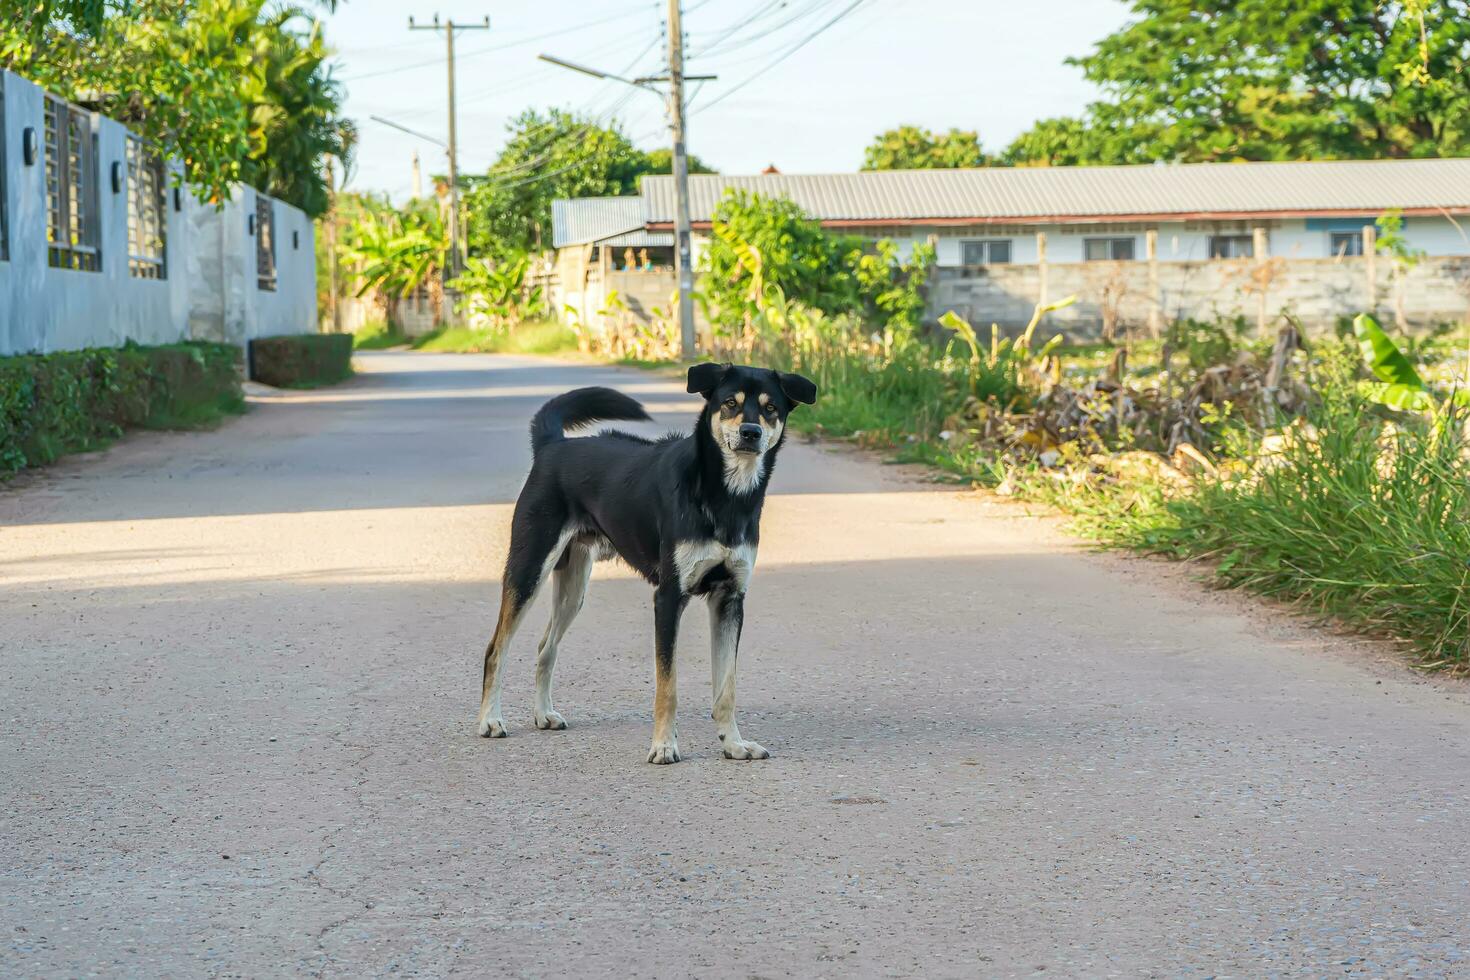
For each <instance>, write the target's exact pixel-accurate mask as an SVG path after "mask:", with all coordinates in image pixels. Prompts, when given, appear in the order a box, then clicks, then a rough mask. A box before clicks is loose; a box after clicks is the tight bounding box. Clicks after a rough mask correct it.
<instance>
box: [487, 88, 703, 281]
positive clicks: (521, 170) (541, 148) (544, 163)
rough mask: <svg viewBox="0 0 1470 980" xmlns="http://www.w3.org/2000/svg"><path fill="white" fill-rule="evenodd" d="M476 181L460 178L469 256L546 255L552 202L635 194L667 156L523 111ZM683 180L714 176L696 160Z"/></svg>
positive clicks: (553, 114)
mask: <svg viewBox="0 0 1470 980" xmlns="http://www.w3.org/2000/svg"><path fill="white" fill-rule="evenodd" d="M509 128H510V139H509V140H508V141H507V142H506V145H505V148H504V149H503V150H501V152H500V155H499V157H497V158H496V160H495V163H494V164H493V165H491V167H490V170H489V172H488V173H486V174H485V175H484V176H483V177H468V178H462V179H463V180H464V183H465V184H466V185H467V186H468V187H469V191H468V193H467V194H466V195H465V202H466V203H465V207H466V210H467V212H468V222H467V224H468V236H469V249H470V252H471V254H481V255H487V254H488V255H499V256H513V255H515V254H517V253H520V252H530V251H537V250H539V249H545V248H550V247H551V202H552V201H553V200H554V199H555V198H559V197H604V196H613V197H615V196H619V195H624V194H636V193H638V180H639V178H640V177H642V176H643V175H644V174H658V173H669V172H670V156H671V154H670V151H668V150H653V151H652V152H644V151H643V150H640V149H638V147H636V146H634V145H633V143H632V141H631V140H629V139H628V137H627V136H625V135H624V134H623V131H622V130H621V129H620V128H618V126H617V125H616V124H612V125H609V126H604V125H601V124H600V123H598V122H597V121H596V120H595V119H593V118H591V117H588V116H581V115H577V114H574V113H571V112H567V111H566V110H563V109H548V110H546V111H545V112H539V111H537V110H534V109H528V110H527V111H525V112H523V113H521V114H520V115H519V116H517V117H516V118H515V119H513V120H512V121H511V123H510V127H509ZM689 172H690V173H713V172H714V171H712V170H710V168H709V167H707V166H706V165H705V164H704V163H703V162H702V161H700V160H699V159H698V158H697V157H690V158H689Z"/></svg>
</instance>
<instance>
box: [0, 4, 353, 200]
mask: <svg viewBox="0 0 1470 980" xmlns="http://www.w3.org/2000/svg"><path fill="white" fill-rule="evenodd" d="M327 6H330V5H327ZM329 53H330V52H329V51H328V50H327V48H326V47H325V45H324V44H323V42H322V40H321V36H320V29H319V27H318V26H317V25H316V22H315V19H314V18H313V16H312V15H311V13H310V12H309V11H308V10H307V9H305V8H301V7H295V6H288V5H281V4H276V3H268V2H267V0H64V2H54V0H52V2H44V0H43V2H40V3H25V2H22V0H4V2H3V3H0V63H3V65H4V66H5V67H7V68H10V69H11V70H13V71H15V72H17V73H19V74H21V75H24V76H26V77H28V78H30V79H31V80H33V81H35V82H36V83H37V84H39V85H41V86H43V87H45V88H46V89H48V90H49V91H52V92H55V93H56V94H58V95H61V96H63V97H65V98H68V99H71V100H73V101H84V102H85V104H87V105H89V106H91V107H94V108H96V109H98V110H100V111H101V112H103V113H106V114H107V115H109V116H111V117H112V118H114V119H117V120H118V121H120V122H123V123H125V124H127V125H128V126H129V127H130V128H131V129H133V130H134V131H135V132H137V133H138V134H139V135H140V136H142V137H143V138H144V139H145V140H146V141H147V142H148V143H149V144H151V145H152V146H154V147H155V148H157V149H158V150H160V151H161V152H163V153H164V154H166V155H169V156H172V157H175V158H177V159H179V160H181V161H182V162H183V165H184V177H185V180H186V181H187V182H188V183H189V184H190V185H192V186H193V188H194V190H195V192H196V193H197V194H198V195H199V196H200V197H201V198H203V199H219V198H221V197H223V196H225V195H226V194H228V193H229V187H230V185H231V184H233V183H235V182H237V181H241V180H245V181H247V182H250V183H252V184H254V185H255V186H258V187H260V189H262V190H265V191H267V192H268V193H274V194H276V195H277V196H280V197H282V198H283V199H284V200H286V201H288V202H289V203H292V204H296V205H298V206H301V207H303V208H305V209H306V210H307V211H308V212H310V213H312V214H318V213H320V212H321V210H323V209H324V208H325V205H326V194H325V189H324V180H323V175H322V173H321V167H320V162H321V154H323V153H332V154H334V155H336V156H338V158H339V159H342V160H344V162H345V161H346V160H347V159H349V157H350V150H351V142H352V140H351V136H352V131H351V128H350V125H348V124H345V123H344V122H343V121H342V120H341V119H340V117H339V115H338V109H339V106H340V102H341V93H340V91H339V90H338V88H337V86H336V85H335V83H333V82H331V80H330V77H329V74H328V70H327V68H326V67H325V59H326V57H327V55H328V54H329Z"/></svg>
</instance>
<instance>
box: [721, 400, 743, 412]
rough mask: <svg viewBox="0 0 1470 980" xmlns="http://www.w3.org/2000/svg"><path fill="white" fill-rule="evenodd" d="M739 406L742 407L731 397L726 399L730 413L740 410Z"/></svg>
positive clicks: (726, 405)
mask: <svg viewBox="0 0 1470 980" xmlns="http://www.w3.org/2000/svg"><path fill="white" fill-rule="evenodd" d="M739 406H740V403H739V402H737V401H736V400H735V399H734V397H730V398H726V399H725V407H726V408H728V409H729V410H730V411H732V412H733V411H735V409H736V408H738V407H739Z"/></svg>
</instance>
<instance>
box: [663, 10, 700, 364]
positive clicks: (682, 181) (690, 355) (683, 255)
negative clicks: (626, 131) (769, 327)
mask: <svg viewBox="0 0 1470 980" xmlns="http://www.w3.org/2000/svg"><path fill="white" fill-rule="evenodd" d="M679 7H680V0H669V117H670V119H671V121H672V124H673V129H674V161H673V162H674V252H675V256H676V267H675V270H674V271H675V273H676V274H677V275H678V277H679V354H680V355H681V356H682V357H683V358H684V359H685V360H686V361H692V360H694V359H695V356H696V353H697V352H696V350H695V347H696V343H697V342H696V339H695V335H694V266H693V256H692V255H691V254H690V253H691V249H690V241H689V239H690V229H689V159H688V157H686V156H685V153H684V26H683V16H682V15H683V12H682V11H681V10H680V9H679Z"/></svg>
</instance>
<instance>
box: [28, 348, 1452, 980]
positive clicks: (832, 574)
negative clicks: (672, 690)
mask: <svg viewBox="0 0 1470 980" xmlns="http://www.w3.org/2000/svg"><path fill="white" fill-rule="evenodd" d="M359 360H360V363H361V374H360V376H359V377H358V378H356V379H355V380H353V381H351V382H349V383H347V384H344V385H342V386H339V387H336V388H329V389H323V390H320V391H315V392H301V393H291V394H286V393H281V394H278V395H269V396H266V397H262V398H258V399H257V400H256V403H255V405H254V409H253V411H252V412H251V413H250V414H249V415H248V416H246V417H245V418H242V419H240V420H237V421H234V422H232V423H230V424H228V425H227V426H225V427H223V428H221V429H219V430H218V431H215V432H210V433H198V434H188V435H179V434H152V435H139V436H135V437H132V438H129V439H128V440H126V441H125V442H124V443H122V444H121V445H119V446H117V447H115V448H113V449H112V450H110V451H109V452H107V453H104V454H101V455H98V456H94V457H90V458H82V459H73V460H70V461H66V462H63V463H62V464H61V465H58V466H56V467H54V468H53V469H51V470H49V471H47V472H45V473H42V474H40V475H37V476H28V477H24V478H22V479H20V480H18V481H16V482H15V483H13V484H12V485H11V486H10V487H8V488H6V489H3V490H0V727H3V739H0V751H3V757H0V758H3V772H0V841H3V846H0V936H3V940H0V975H4V976H6V977H30V976H80V975H92V974H97V975H112V976H119V975H130V976H216V975H218V976H250V977H256V976H268V975H289V974H300V975H306V974H312V975H323V976H343V977H359V976H377V975H384V974H402V975H419V976H449V975H455V976H480V977H484V976H526V977H544V976H574V977H580V976H639V977H643V976H654V977H683V976H698V977H723V976H742V977H745V976H748V977H823V976H826V977H849V976H924V977H974V976H1018V977H1019V976H1034V975H1044V976H1089V977H1091V976H1106V975H1116V976H1130V977H1132V976H1144V975H1152V976H1195V977H1206V976H1216V977H1224V976H1262V975H1268V974H1283V975H1284V974H1297V975H1314V976H1326V975H1339V974H1349V975H1356V974H1361V975H1364V976H1382V975H1414V976H1448V975H1456V974H1459V975H1470V958H1467V957H1470V916H1467V914H1466V910H1467V908H1470V870H1467V864H1470V857H1467V855H1470V848H1467V846H1466V841H1467V835H1466V828H1467V826H1470V813H1467V808H1466V803H1467V783H1470V696H1467V694H1466V691H1465V690H1464V688H1463V687H1459V686H1455V685H1453V684H1447V683H1443V682H1431V681H1426V680H1423V679H1420V678H1418V677H1417V676H1415V675H1414V674H1413V673H1412V672H1411V671H1409V670H1407V669H1404V668H1403V667H1402V666H1399V665H1397V664H1394V663H1391V662H1387V660H1386V658H1385V657H1384V656H1383V654H1382V652H1381V651H1380V652H1379V653H1378V654H1377V655H1376V658H1375V654H1374V651H1373V649H1372V648H1370V647H1366V646H1364V645H1361V644H1358V643H1355V642H1353V641H1349V640H1344V639H1341V638H1333V637H1330V636H1324V635H1323V634H1322V632H1321V631H1313V630H1311V629H1309V628H1308V627H1307V626H1306V625H1305V624H1304V623H1303V622H1302V621H1300V620H1296V619H1293V618H1291V617H1288V616H1286V615H1284V614H1281V613H1279V612H1273V611H1269V610H1265V609H1264V608H1263V607H1261V606H1260V605H1258V604H1256V603H1254V602H1253V601H1252V600H1249V599H1242V598H1239V597H1235V596H1228V595H1220V594H1211V593H1206V592H1204V591H1203V590H1202V589H1200V588H1199V587H1198V586H1196V585H1194V584H1193V583H1192V581H1191V580H1190V578H1189V576H1188V573H1187V572H1185V571H1183V570H1180V569H1177V568H1172V567H1162V566H1160V565H1158V564H1155V563H1151V562H1145V561H1138V560H1128V559H1123V558H1118V557H1105V556H1097V555H1089V554H1085V553H1081V552H1079V550H1078V549H1077V548H1076V546H1075V545H1073V544H1070V543H1068V542H1067V541H1066V540H1065V539H1063V538H1061V537H1059V536H1058V535H1057V534H1056V533H1055V532H1054V531H1053V530H1052V529H1051V528H1050V526H1049V524H1048V523H1047V522H1045V521H1039V520H1035V519H1026V518H1024V517H1021V516H1017V515H1016V514H1015V512H1014V509H1013V508H1008V507H1006V506H1003V505H1000V504H994V503H986V502H985V501H984V500H983V499H982V498H979V497H977V496H975V495H973V494H968V493H961V492H956V491H955V489H954V488H952V487H941V486H936V485H934V484H927V483H923V482H921V481H919V480H917V479H915V478H914V477H913V475H911V474H906V473H903V472H901V471H899V470H897V469H895V468H892V467H885V466H882V465H880V464H878V463H875V462H872V461H868V460H865V459H862V458H860V457H858V456H857V455H855V454H853V453H851V452H848V451H845V450H841V449H833V448H830V447H829V448H824V447H820V446H813V445H791V446H788V448H787V450H786V452H785V453H783V455H782V457H781V460H780V466H779V468H778V469H777V472H776V474H775V478H774V493H773V496H772V497H771V498H770V500H769V502H768V504H767V511H766V518H765V527H764V532H763V541H762V546H761V554H760V565H759V567H758V569H757V571H756V574H755V577H754V579H753V582H752V586H751V592H750V598H749V601H748V603H747V617H746V629H745V637H744V643H743V649H742V652H741V661H740V662H741V672H740V698H739V700H740V707H741V718H740V725H741V730H742V732H744V733H745V734H746V735H747V737H750V738H753V739H756V740H757V741H759V742H761V743H762V744H764V745H765V746H766V747H767V748H768V749H770V750H771V751H772V753H773V757H772V758H771V759H770V760H768V761H765V762H751V763H736V762H730V761H726V760H723V759H722V758H720V753H719V749H718V744H717V742H716V739H715V734H714V726H713V723H712V722H711V721H710V720H709V704H708V698H709V670H708V663H709V659H708V658H709V654H708V648H707V645H706V644H707V635H708V632H707V624H706V618H705V616H704V615H703V613H702V611H701V610H698V609H691V610H690V613H689V614H688V615H687V616H686V618H685V624H686V627H685V633H684V637H683V639H684V643H683V644H682V648H681V653H680V663H681V667H682V669H681V670H680V671H679V681H680V685H681V687H682V690H681V699H680V711H681V724H680V736H681V737H680V743H679V744H680V748H681V751H682V752H683V753H684V755H685V759H686V761H684V762H682V763H680V764H679V765H675V766H650V765H647V764H645V762H644V761H643V760H644V756H645V755H646V754H647V751H648V743H649V737H650V726H651V722H650V715H651V709H652V687H653V661H652V639H651V636H652V612H651V610H652V595H651V592H650V590H649V589H648V588H647V587H646V586H645V585H644V584H642V583H641V582H640V581H637V580H635V579H634V578H633V577H632V575H631V573H629V572H628V571H627V570H626V569H625V568H619V567H616V566H610V565H603V566H599V569H598V571H597V573H596V576H595V578H594V581H593V584H592V588H591V592H590V596H589V599H588V603H587V607H586V609H585V610H584V612H583V614H582V616H581V617H580V618H579V619H578V621H577V622H576V623H575V625H574V626H573V627H572V630H571V632H570V633H569V635H568V637H567V639H566V641H565V642H564V644H563V646H562V656H561V661H560V664H559V672H558V688H557V706H558V707H559V708H560V710H561V711H562V712H563V713H564V714H565V715H566V716H567V718H568V720H569V722H570V725H571V727H570V728H569V729H568V730H567V731H558V732H543V731H538V730H536V729H535V728H534V727H533V725H532V721H531V707H532V705H531V697H532V673H533V665H532V659H533V656H534V644H535V642H536V639H537V637H538V636H539V633H540V630H541V626H542V623H544V620H545V617H546V607H547V603H548V599H547V598H545V597H543V598H542V599H541V600H540V602H539V603H538V608H537V609H536V610H534V611H533V612H532V613H531V619H530V620H529V621H528V623H529V625H528V626H527V628H526V629H525V630H524V631H523V632H522V633H521V635H520V637H519V638H518V640H517V643H516V644H515V647H514V648H513V650H512V651H511V653H510V657H509V660H508V666H507V687H506V713H507V721H508V722H509V723H510V726H511V737H510V738H508V739H505V740H499V741H489V740H483V739H480V738H476V737H475V735H474V731H473V725H474V720H475V712H476V708H477V707H478V701H479V692H480V679H479V669H480V657H481V653H482V651H483V648H484V643H485V640H486V638H487V636H488V633H489V630H490V628H491V625H492V622H493V619H494V616H495V612H496V601H497V592H498V589H497V581H496V580H497V576H498V574H499V568H500V563H501V561H502V558H503V554H504V550H505V546H506V537H507V530H508V525H509V515H510V507H511V502H512V501H513V500H514V497H515V494H516V492H517V490H518V489H519V486H520V483H521V480H522V478H523V476H524V473H525V470H526V467H527V464H528V460H529V450H528V444H527V437H526V423H527V420H528V419H529V417H530V415H531V413H532V411H533V410H534V409H535V408H536V407H537V406H538V405H539V404H540V403H541V402H542V401H544V400H545V399H546V398H548V397H549V396H551V395H553V394H555V393H557V392H560V391H562V390H565V389H567V388H570V387H574V386H577V385H583V384H593V383H605V384H614V385H618V386H620V387H622V388H623V389H624V390H627V391H629V392H631V393H633V394H634V395H636V396H637V397H639V398H641V399H644V400H645V401H646V402H647V404H648V405H649V407H650V408H651V409H653V410H655V412H656V414H657V416H658V419H659V421H660V422H661V423H663V424H664V425H668V426H672V425H685V424H687V423H688V421H689V420H690V418H692V414H693V411H694V408H695V406H694V403H693V402H692V401H691V400H690V396H688V395H685V394H684V393H683V392H682V390H681V386H680V385H677V384H673V383H671V382H669V381H667V380H665V379H661V378H658V377H655V376H652V375H646V374H640V373H635V372H621V371H615V370H613V369H609V368H600V367H589V366H576V365H569V364H565V363H560V362H555V361H549V360H540V359H533V358H515V357H492V356H478V355H423V354H407V353H383V354H373V355H367V356H363V357H361V358H360V359H359Z"/></svg>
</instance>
